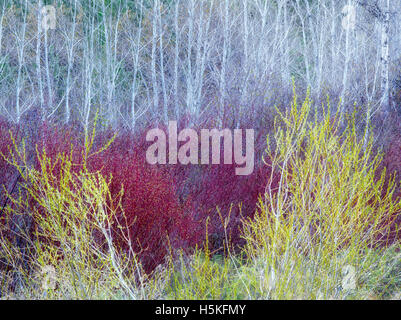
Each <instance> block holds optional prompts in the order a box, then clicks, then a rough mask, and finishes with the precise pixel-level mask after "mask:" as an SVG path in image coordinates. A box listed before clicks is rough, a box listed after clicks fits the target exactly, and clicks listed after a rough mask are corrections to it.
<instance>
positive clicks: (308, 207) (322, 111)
mask: <svg viewBox="0 0 401 320" xmlns="http://www.w3.org/2000/svg"><path fill="white" fill-rule="evenodd" d="M278 113H279V115H278V117H277V119H276V121H275V130H274V134H273V137H268V138H267V149H266V156H267V158H268V159H269V161H270V160H271V163H272V164H271V166H272V170H271V172H272V174H274V173H275V172H279V173H280V183H279V185H278V186H276V185H275V186H274V187H272V186H271V185H270V184H268V185H267V188H266V193H265V195H264V197H262V198H260V199H259V208H258V210H257V213H256V215H255V218H254V219H252V220H250V219H249V220H247V221H246V222H245V224H244V230H243V236H244V238H245V240H246V245H245V247H244V250H245V253H246V255H247V256H248V257H249V258H251V259H254V260H255V261H263V265H264V266H265V267H264V268H262V269H261V270H262V271H261V279H262V281H261V283H262V284H263V285H260V286H259V288H260V290H259V291H261V292H260V294H261V295H262V296H263V297H265V298H277V299H281V298H304V299H311V298H312V299H313V298H344V297H347V296H352V295H353V294H355V292H356V291H358V288H359V289H361V288H362V287H363V286H365V285H366V286H367V284H366V283H367V282H366V279H368V278H369V275H370V274H372V272H373V271H374V270H377V266H378V261H379V260H380V257H381V254H382V253H383V252H384V251H386V250H388V249H387V248H386V247H387V246H388V245H390V244H389V243H387V240H388V239H390V238H394V237H393V235H392V236H391V234H392V233H394V232H395V231H397V230H395V227H394V221H395V219H396V218H397V216H398V215H399V212H400V209H401V203H400V202H399V200H395V199H394V196H393V195H394V192H395V190H396V188H397V187H398V185H397V184H396V182H395V179H394V178H391V179H389V181H386V179H385V176H386V172H385V170H384V171H382V172H379V171H378V167H379V165H380V162H381V155H380V154H375V153H374V152H373V145H372V142H373V140H372V139H370V140H368V141H365V143H364V140H363V139H360V138H359V137H358V134H357V132H356V129H355V120H354V119H353V117H352V116H351V117H349V118H348V119H347V120H346V121H345V124H344V123H343V124H341V125H340V123H339V121H338V119H339V114H338V113H334V114H333V113H332V111H331V108H330V102H329V101H327V105H322V107H316V108H315V110H313V108H312V102H311V100H310V98H309V94H308V95H307V96H306V98H305V100H304V102H303V103H302V105H299V103H298V98H297V96H296V93H295V90H294V99H293V101H292V104H291V107H290V108H289V109H288V110H287V112H285V113H280V112H278ZM273 146H274V147H273ZM379 265H380V261H379ZM347 283H348V284H347ZM359 292H360V291H359Z"/></svg>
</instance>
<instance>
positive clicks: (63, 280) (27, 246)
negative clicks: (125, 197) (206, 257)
mask: <svg viewBox="0 0 401 320" xmlns="http://www.w3.org/2000/svg"><path fill="white" fill-rule="evenodd" d="M93 136H94V132H93V135H92V138H87V139H86V141H85V148H84V150H83V152H82V156H81V161H80V162H79V163H77V162H75V161H74V160H73V158H74V157H73V155H74V154H75V153H74V151H73V148H72V147H71V150H70V152H67V153H65V152H62V153H58V154H57V156H53V155H51V156H49V155H48V154H47V152H46V148H43V150H41V151H39V149H38V148H37V150H36V152H37V161H38V164H39V166H37V167H31V166H29V163H28V162H27V157H26V152H25V145H24V143H22V144H21V145H18V144H17V143H16V142H15V140H14V139H13V142H14V143H13V144H14V148H13V149H11V148H10V149H9V156H8V157H5V158H6V160H7V162H8V163H10V164H11V165H13V166H15V167H16V168H17V169H18V171H19V173H20V175H21V179H20V181H21V183H20V187H21V188H20V190H21V191H20V193H19V195H18V196H15V195H14V196H13V195H8V196H9V198H10V199H11V203H12V204H11V205H9V206H8V207H7V210H6V214H7V216H8V217H9V220H10V221H11V220H12V221H13V222H14V223H16V221H24V227H23V228H22V227H21V228H19V229H18V230H17V231H18V237H19V239H20V240H22V241H18V242H15V241H9V242H7V241H6V239H5V238H2V239H1V247H2V248H1V249H2V250H1V252H2V255H3V259H4V260H6V261H8V263H9V264H11V267H12V271H13V273H14V274H15V273H19V274H18V277H19V278H20V280H22V281H19V283H20V285H19V287H18V286H17V287H15V285H14V290H13V291H14V293H15V294H18V292H19V293H20V294H21V295H23V296H25V297H26V298H30V297H38V296H39V297H40V296H41V297H46V296H48V297H50V298H86V299H89V298H94V297H96V298H101V297H103V296H104V297H106V296H107V297H109V298H110V297H117V298H119V297H129V298H144V290H143V286H144V278H145V275H144V273H143V271H142V269H141V265H140V263H139V262H138V261H137V256H136V253H135V252H133V251H132V250H131V251H126V252H122V251H121V250H120V248H118V247H116V245H115V243H114V241H113V237H116V236H119V237H120V238H124V237H125V239H126V241H127V242H128V241H129V239H128V235H127V234H126V232H125V231H124V230H126V227H127V226H125V225H116V223H117V220H116V219H115V216H116V214H119V215H121V214H123V208H122V207H121V197H122V194H123V189H122V188H121V189H120V190H121V191H120V193H118V194H112V193H111V192H110V183H111V179H112V177H104V176H103V175H102V174H101V173H100V172H92V171H90V170H89V169H88V168H87V160H88V159H89V158H90V157H92V156H94V155H96V154H98V153H99V152H101V151H103V150H104V149H105V148H107V147H108V146H109V144H110V143H111V141H109V142H108V143H107V144H106V145H105V146H104V147H103V148H101V149H100V150H98V151H96V152H94V151H92V145H93ZM116 230H121V234H120V235H117V234H116V232H117V231H116ZM16 257H19V261H17V260H18V259H16ZM27 265H28V266H29V267H27ZM44 273H46V274H48V273H50V274H53V275H51V276H50V275H46V274H44ZM53 276H54V279H53V280H54V281H53V280H52V278H51V277H53ZM49 279H50V280H51V281H50V282H52V283H47V282H48V280H49ZM11 282H12V281H11ZM13 282H14V283H15V280H14V281H13Z"/></svg>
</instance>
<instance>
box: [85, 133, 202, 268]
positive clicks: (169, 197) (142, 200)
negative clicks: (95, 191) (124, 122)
mask: <svg viewBox="0 0 401 320" xmlns="http://www.w3.org/2000/svg"><path fill="white" fill-rule="evenodd" d="M89 167H90V169H91V170H100V171H101V172H102V173H103V174H104V175H110V174H111V175H112V177H113V179H112V182H111V186H110V191H111V193H112V195H117V194H118V193H119V192H120V190H121V187H122V186H123V188H124V195H123V198H122V207H123V209H124V212H125V217H126V220H125V219H123V216H122V215H120V216H118V217H117V219H118V222H119V223H120V224H121V225H122V226H128V234H129V238H130V240H131V246H132V249H133V250H134V252H136V253H139V257H140V259H141V262H142V263H143V266H144V268H145V270H146V271H151V270H153V268H155V267H156V266H157V265H158V264H160V263H161V262H163V259H164V257H165V255H166V254H168V252H169V243H168V240H170V243H171V245H172V246H173V247H178V246H180V247H183V248H188V247H191V246H193V245H194V244H195V243H197V242H198V241H199V237H200V236H201V235H200V233H199V232H198V231H200V229H198V228H197V227H196V225H195V222H194V221H193V216H192V212H191V211H190V210H189V209H190V206H188V205H187V204H186V203H184V204H181V203H179V201H178V198H177V194H176V188H175V186H174V184H173V183H172V180H171V179H170V176H169V175H168V174H167V173H166V172H161V171H160V170H159V169H158V168H157V167H155V166H151V165H148V164H147V163H146V159H145V152H144V151H143V150H141V148H140V147H139V146H138V145H137V144H136V143H135V141H134V139H133V135H131V134H129V133H124V134H120V135H119V136H118V137H117V138H116V140H115V141H114V142H113V143H112V145H111V146H110V147H109V148H108V149H107V150H106V151H104V152H102V153H101V154H98V155H96V156H95V157H93V158H91V159H90V161H89ZM117 241H118V242H119V244H120V246H121V247H122V248H123V249H128V244H127V243H126V241H123V240H122V239H121V238H120V239H117Z"/></svg>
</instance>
